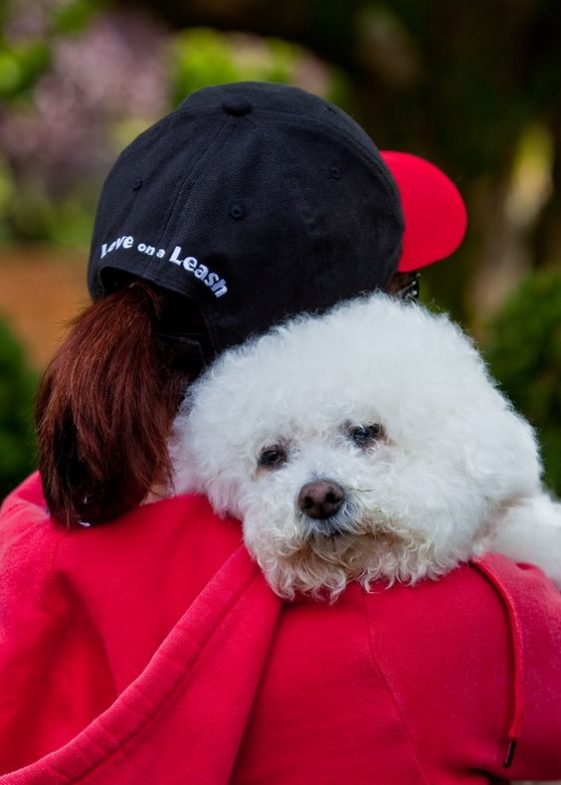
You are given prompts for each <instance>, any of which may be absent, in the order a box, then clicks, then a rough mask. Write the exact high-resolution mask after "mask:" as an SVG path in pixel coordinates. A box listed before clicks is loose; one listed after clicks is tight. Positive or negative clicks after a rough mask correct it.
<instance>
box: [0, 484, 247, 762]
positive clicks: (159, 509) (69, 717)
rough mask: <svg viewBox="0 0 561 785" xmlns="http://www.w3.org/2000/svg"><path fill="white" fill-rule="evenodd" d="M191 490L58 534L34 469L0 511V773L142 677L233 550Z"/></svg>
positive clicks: (68, 732) (233, 539) (229, 528)
mask: <svg viewBox="0 0 561 785" xmlns="http://www.w3.org/2000/svg"><path fill="white" fill-rule="evenodd" d="M240 537H241V533H240V527H239V524H237V523H236V522H233V521H230V522H228V521H221V520H220V519H218V518H217V517H216V516H215V515H214V514H213V513H212V511H211V509H210V506H209V505H208V502H207V501H206V500H205V499H204V498H202V497H177V498H174V499H170V500H165V501H160V502H156V503H154V504H150V505H146V506H144V507H139V508H137V509H136V510H134V511H132V512H131V513H129V514H128V515H125V516H123V517H122V518H120V519H119V520H118V521H115V522H113V523H111V524H108V525H106V526H101V527H97V528H81V529H77V530H73V531H67V530H65V529H64V528H63V527H61V526H60V525H58V524H56V523H54V522H53V521H52V520H51V519H50V517H49V515H48V511H47V510H46V507H45V503H44V499H43V495H42V489H41V482H40V479H39V477H38V475H37V474H35V475H33V476H32V477H30V478H29V479H28V480H27V481H26V482H24V483H23V484H22V485H21V486H20V487H19V488H17V489H16V490H15V491H14V492H13V493H12V494H11V495H10V496H9V497H8V498H7V499H6V500H5V502H4V504H3V506H2V509H1V512H0V575H1V579H0V641H1V645H0V680H1V683H2V690H1V691H0V739H1V744H0V773H1V772H3V771H9V770H11V769H15V768H18V767H20V766H22V765H24V764H27V763H29V762H31V761H32V760H35V759H38V758H39V757H41V756H42V755H44V754H45V753H47V752H50V751H51V750H54V749H56V748H58V747H60V746H61V745H62V744H64V743H65V742H67V741H68V740H69V739H71V738H72V737H73V736H74V735H75V734H76V733H78V732H79V731H80V730H82V728H84V727H85V726H86V725H87V724H88V723H89V722H90V721H92V720H93V719H94V718H95V717H96V716H98V715H99V714H100V713H101V712H102V711H103V710H104V709H106V708H107V707H108V706H109V705H110V704H111V703H112V702H113V701H114V700H115V699H116V697H117V696H118V695H119V694H121V693H122V692H123V690H124V689H125V688H126V687H127V686H128V685H129V684H130V683H131V682H132V681H133V680H134V679H135V678H136V677H137V676H138V675H139V674H140V673H141V671H142V670H143V669H144V668H145V666H146V665H147V663H148V662H149V660H150V658H151V657H152V656H153V654H154V652H155V651H156V650H157V649H158V646H159V645H160V644H161V642H162V641H163V639H164V638H165V636H166V635H167V634H168V633H169V632H170V630H171V629H172V628H173V626H174V625H175V623H176V622H177V620H178V619H179V618H180V617H181V615H182V614H183V613H184V612H185V610H186V608H188V607H189V605H190V604H191V603H192V601H193V600H194V598H195V597H196V596H197V595H198V594H199V592H200V591H201V590H202V589H203V588H204V586H205V585H206V584H207V583H208V581H209V580H210V579H211V577H212V576H213V575H214V574H215V573H216V571H217V570H218V569H219V567H220V565H221V564H222V563H223V562H224V561H225V560H226V559H227V558H228V556H229V555H230V554H231V553H232V552H233V551H234V550H235V549H236V548H237V547H238V545H239V543H240Z"/></svg>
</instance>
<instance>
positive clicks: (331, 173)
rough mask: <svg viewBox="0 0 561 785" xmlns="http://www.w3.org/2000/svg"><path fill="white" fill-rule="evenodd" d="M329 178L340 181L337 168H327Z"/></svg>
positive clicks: (339, 173)
mask: <svg viewBox="0 0 561 785" xmlns="http://www.w3.org/2000/svg"><path fill="white" fill-rule="evenodd" d="M329 176H330V177H333V179H334V180H340V179H341V172H340V170H339V168H338V167H337V166H331V167H330V168H329Z"/></svg>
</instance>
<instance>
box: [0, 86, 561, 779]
mask: <svg viewBox="0 0 561 785" xmlns="http://www.w3.org/2000/svg"><path fill="white" fill-rule="evenodd" d="M464 229H465V212H464V208H463V203H462V201H461V199H460V197H459V195H458V193H457V191H456V189H455V188H454V186H453V185H452V184H451V183H450V181H449V180H448V179H447V178H446V177H445V176H444V175H443V174H442V173H441V172H440V171H439V170H437V169H436V168H435V167H432V165H430V164H428V163H427V162H423V161H421V160H419V159H417V158H415V157H413V156H408V155H407V154H399V153H380V152H379V151H378V150H377V149H376V148H375V146H374V145H373V143H372V142H371V140H370V139H369V137H368V136H367V135H366V134H365V133H364V131H363V130H362V129H361V128H360V127H359V126H358V125H357V124H356V123H355V122H354V121H353V120H351V118H349V117H348V116H347V115H345V114H344V113H343V112H342V111H341V110H339V109H337V108H336V107H334V106H332V105H331V104H329V103H328V102H326V101H324V100H323V99H320V98H317V97H314V96H311V95H309V94H307V93H305V92H304V91H301V90H298V89H297V88H293V87H288V86H281V85H271V84H261V83H239V84H231V85H222V86H218V87H214V88H207V89H204V90H202V91H199V92H198V93H195V94H193V95H192V96H190V97H189V98H188V99H187V100H186V101H185V103H184V104H183V105H182V106H181V107H179V109H178V110H176V111H175V112H173V113H172V114H171V115H169V116H168V117H166V118H164V119H163V120H162V121H160V122H159V123H157V124H156V125H155V126H153V127H152V128H151V129H149V130H148V131H146V132H145V133H144V134H142V135H141V136H140V137H139V138H138V139H137V140H135V141H134V142H133V143H132V144H131V145H130V146H129V148H127V149H126V150H125V151H124V153H123V154H122V155H121V156H120V158H119V159H118V161H117V163H116V164H115V166H114V168H113V170H112V171H111V173H110V174H109V177H108V179H107V181H106V184H105V186H104V189H103V192H102V196H101V201H100V205H99V209H98V214H97V218H96V224H95V228H94V233H93V241H92V252H91V258H90V265H89V273H88V282H89V288H90V292H91V294H92V298H93V301H94V302H93V304H92V305H91V306H90V307H89V308H88V309H87V310H86V311H85V312H84V313H83V314H82V315H81V316H80V317H79V318H78V320H77V321H76V323H75V325H74V328H73V330H72V331H71V333H70V335H69V337H68V338H67V340H66V341H65V343H64V344H63V345H62V346H61V348H60V350H59V352H58V353H57V354H56V356H55V358H54V359H53V361H52V363H51V364H50V366H49V367H48V369H47V371H46V372H45V375H44V378H43V380H42V382H41V385H40V388H39V391H38V396H37V428H38V441H39V450H40V474H37V473H36V474H34V475H33V476H32V477H31V478H29V479H28V480H26V481H25V482H24V483H23V484H22V485H21V486H20V487H19V488H17V489H16V490H15V491H14V492H13V493H12V494H11V495H10V496H9V497H8V498H7V499H6V500H5V502H4V504H3V506H2V511H1V514H0V564H1V570H2V572H1V574H2V581H1V583H0V629H2V640H3V643H2V647H1V648H0V684H1V685H2V688H1V690H0V785H34V784H36V785H62V784H63V783H66V784H67V785H68V784H69V783H78V782H79V783H80V784H81V785H107V784H108V783H111V785H120V784H121V783H122V784H123V785H124V784H125V783H151V785H154V783H156V784H157V783H162V784H163V783H166V785H167V784H168V783H185V782H192V783H197V785H199V784H202V783H208V784H209V785H226V783H229V784H230V785H242V784H243V785H250V784H251V783H267V785H287V783H299V782H306V783H307V785H314V784H315V785H330V783H333V784H335V783H337V785H342V783H353V785H361V783H371V782H380V783H384V785H413V784H414V783H427V782H434V783H442V785H453V784H455V783H460V782H461V783H485V782H491V781H496V780H497V779H501V780H503V779H504V778H505V777H507V776H512V777H513V778H542V779H544V778H550V779H551V778H554V777H561V748H560V745H559V744H558V740H559V738H560V735H561V718H560V713H559V711H558V704H559V698H560V696H561V645H560V644H561V599H560V598H559V595H558V593H557V591H556V589H555V588H554V587H553V586H552V585H551V584H549V583H548V582H547V580H546V579H545V578H544V576H543V575H542V574H541V573H540V571H539V570H537V569H535V568H532V567H529V566H528V565H515V564H514V563H511V562H509V561H508V560H507V559H506V558H503V557H500V556H495V555H490V556H487V557H485V558H484V559H480V560H478V561H474V562H473V563H470V564H466V565H462V566H460V567H459V568H457V569H456V570H454V571H453V572H452V573H450V574H449V575H448V576H446V577H444V578H443V579H442V580H440V581H437V582H432V581H424V582H421V583H420V584H418V585H416V586H414V587H409V586H403V585H394V586H392V587H390V588H388V587H384V586H379V585H377V586H375V587H374V590H373V591H372V592H371V593H365V592H364V591H363V590H362V589H361V588H360V587H359V586H357V585H356V584H351V586H350V587H349V588H348V589H347V590H346V591H345V593H344V594H343V595H342V596H341V597H340V598H339V599H338V601H337V602H336V603H334V604H331V605H330V604H328V603H321V602H317V601H315V600H313V599H310V598H307V597H305V596H301V597H298V598H297V599H296V600H294V601H293V602H290V603H288V602H282V601H281V600H280V599H279V598H278V597H277V596H276V595H275V594H274V593H273V592H272V591H271V590H270V588H269V587H268V585H267V584H266V582H265V581H264V579H263V577H262V575H261V573H260V572H259V569H258V567H257V565H256V564H255V563H254V562H253V561H252V560H251V558H250V557H249V555H248V553H247V551H246V549H245V548H244V546H243V543H242V541H241V527H240V526H239V524H238V522H236V521H234V520H222V519H220V518H218V517H217V516H216V515H215V514H214V513H213V511H212V509H211V508H210V506H209V504H208V501H207V500H206V499H204V498H202V497H197V496H189V495H185V496H173V495H172V496H170V497H169V498H159V494H160V495H162V494H161V489H162V488H166V487H167V486H168V484H169V481H170V472H171V466H170V459H169V454H168V452H167V443H168V439H169V437H170V429H171V425H172V422H173V418H174V416H175V414H176V412H177V409H178V406H179V403H180V401H181V399H182V397H183V395H184V393H185V388H186V387H187V386H188V384H189V383H190V381H192V380H193V379H195V378H196V377H197V376H198V374H200V373H201V372H202V371H203V370H204V368H205V367H206V366H207V365H209V364H210V363H212V361H213V359H214V358H216V357H217V356H219V355H220V353H221V352H222V351H224V350H225V349H226V348H228V347H230V346H234V345H237V344H242V343H244V342H245V341H246V340H247V339H248V338H250V337H251V336H252V335H255V334H259V333H261V332H264V331H266V330H267V329H268V328H269V327H271V326H273V325H275V324H277V323H278V322H280V321H282V320H283V319H285V318H287V317H289V316H291V315H294V314H297V313H301V312H311V311H318V312H321V311H323V310H326V309H328V308H329V307H330V306H332V305H333V304H335V303H336V302H339V301H341V300H345V299H350V298H352V297H356V296H358V295H360V294H361V293H362V292H364V291H373V290H375V289H385V290H387V291H391V292H394V293H395V294H396V296H412V295H413V296H414V290H415V288H416V285H417V276H416V274H415V272H414V271H415V270H416V269H419V268H420V267H422V266H424V265H426V264H430V263H432V262H433V261H435V260H436V259H438V258H442V257H444V256H446V255H447V254H448V253H450V252H451V251H452V250H453V249H454V248H455V247H456V246H457V244H458V243H459V242H460V240H461V237H462V235H463V232H464ZM412 271H413V272H412ZM412 290H413V291H412ZM248 416H251V413H249V412H248Z"/></svg>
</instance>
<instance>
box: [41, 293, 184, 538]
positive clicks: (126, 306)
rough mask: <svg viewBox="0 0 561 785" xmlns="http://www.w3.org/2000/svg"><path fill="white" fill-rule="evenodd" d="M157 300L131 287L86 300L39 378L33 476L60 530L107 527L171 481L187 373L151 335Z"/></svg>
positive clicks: (162, 302) (162, 301) (161, 304)
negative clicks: (172, 438) (173, 434)
mask: <svg viewBox="0 0 561 785" xmlns="http://www.w3.org/2000/svg"><path fill="white" fill-rule="evenodd" d="M166 302H167V301H166V295H165V294H163V293H162V292H161V291H159V290H156V289H155V288H154V287H152V286H150V285H149V284H146V283H144V282H141V281H138V282H135V283H132V284H130V285H129V286H127V287H125V288H122V289H120V290H118V291H116V292H114V293H112V294H109V295H108V296H106V297H104V298H103V299H101V300H99V301H98V302H96V303H94V304H93V305H91V306H90V307H89V308H88V309H87V310H86V311H85V312H84V313H83V314H82V315H81V316H79V317H78V318H77V319H76V320H75V322H74V324H73V329H72V330H71V332H70V334H69V336H68V338H67V339H66V341H65V342H64V344H63V345H62V346H61V348H60V349H59V350H58V352H57V353H56V355H55V356H54V358H53V360H52V361H51V363H50V365H49V366H48V368H47V370H46V371H45V374H44V376H43V378H42V380H41V383H40V385H39V389H38V392H37V398H36V411H35V415H36V423H37V432H38V445H39V469H40V472H41V475H42V480H43V488H44V492H45V499H46V501H47V505H48V507H49V509H50V512H51V514H52V515H53V516H54V517H55V518H56V519H57V520H59V521H60V522H61V523H64V524H66V525H67V526H70V525H72V524H75V523H78V522H79V521H87V522H89V523H101V522H104V521H108V520H110V519H112V518H114V517H116V516H118V515H120V514H122V513H123V512H125V511H126V510H129V509H131V508H132V507H134V506H136V505H137V504H139V503H140V502H141V501H142V499H143V498H144V497H145V496H146V494H147V492H148V491H149V489H150V488H152V487H154V486H166V485H167V484H168V483H169V482H170V480H171V463H170V458H169V454H168V450H167V439H168V437H169V435H170V429H171V425H172V422H173V419H174V416H175V414H176V412H177V410H178V407H179V404H180V402H181V399H182V396H183V394H184V392H185V387H186V384H187V381H188V379H189V377H190V376H191V373H190V372H189V369H188V368H186V367H184V366H181V365H180V364H178V362H177V357H176V353H175V350H174V348H173V346H172V345H171V344H170V342H169V341H168V340H167V339H166V338H165V337H164V336H162V335H161V334H159V332H158V326H159V324H160V323H161V319H162V316H163V315H164V314H165V310H166ZM183 307H184V308H185V307H186V304H185V303H183Z"/></svg>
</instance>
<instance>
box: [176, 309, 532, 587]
mask: <svg viewBox="0 0 561 785" xmlns="http://www.w3.org/2000/svg"><path fill="white" fill-rule="evenodd" d="M173 450H174V463H175V466H176V469H177V478H176V490H178V491H184V490H198V491H202V492H204V493H206V494H208V496H209V498H210V500H211V502H212V504H213V505H214V507H215V509H217V510H218V511H220V512H229V513H231V514H233V515H235V516H237V517H239V518H240V519H241V520H242V521H243V527H244V537H245V542H246V544H247V546H248V548H249V550H250V551H251V552H252V553H253V555H254V556H255V558H256V559H257V560H258V562H259V564H260V565H261V567H262V569H263V570H264V572H265V575H266V577H267V579H268V580H269V582H270V584H271V585H272V586H273V588H274V589H275V590H276V591H277V592H278V593H279V594H281V595H283V596H288V597H290V596H293V594H294V592H295V591H298V590H299V591H306V592H311V593H314V594H317V593H319V592H321V591H322V590H327V591H328V592H330V593H331V595H332V596H336V595H337V593H339V592H340V591H341V590H342V589H343V588H344V587H345V585H346V583H347V582H348V581H349V580H360V581H361V582H362V583H363V584H364V585H365V586H368V585H369V584H370V583H371V582H372V581H373V580H377V579H380V578H386V579H388V580H390V581H393V580H402V581H415V580H418V579H419V578H422V577H424V576H432V577H434V576H437V575H439V574H442V573H443V572H446V571H447V570H449V569H451V568H452V567H453V566H455V565H456V564H457V563H458V562H460V561H462V560H465V559H467V558H468V557H469V556H470V555H471V554H472V553H474V552H475V551H476V549H477V544H478V543H479V542H480V541H481V540H482V538H483V536H484V535H485V533H486V532H487V530H488V529H489V527H490V526H491V525H492V521H493V519H494V518H495V517H496V516H497V514H498V512H499V511H501V510H502V509H504V508H505V507H507V506H508V505H509V504H511V503H513V502H514V501H516V500H518V499H519V498H520V497H524V496H526V495H529V494H531V493H533V492H534V491H535V490H536V488H537V486H538V484H539V476H540V463H539V458H538V453H537V448H536V444H535V439H534V435H533V432H532V430H531V428H530V427H529V425H528V424H527V423H526V422H525V421H524V420H523V419H522V418H520V417H519V416H518V415H517V414H515V413H514V412H513V410H512V408H511V407H510V405H509V404H508V402H507V401H506V400H505V398H504V397H503V396H502V395H501V394H500V393H499V392H498V391H497V389H496V388H495V386H494V385H493V383H492V382H491V381H490V379H489V377H488V375H487V371H486V369H485V366H484V364H483V362H482V360H481V358H480V356H479V354H478V353H477V351H476V350H475V349H474V347H473V345H472V344H471V342H470V341H469V340H468V339H467V338H466V337H465V336H464V335H463V334H462V333H461V331H460V330H459V329H458V328H457V327H456V326H455V325H453V324H452V323H451V322H450V321H449V320H448V319H447V318H446V317H445V316H435V315H431V314H429V313H427V312H426V311H424V310H423V309H422V308H420V307H417V306H412V305H405V304H402V303H399V302H396V301H394V300H391V299H390V298H388V297H387V296H384V295H374V296H371V297H369V298H365V299H361V300H356V301H353V302H352V303H348V304H345V305H343V306H340V307H338V308H336V309H335V310H333V311H331V312H330V313H328V314H326V315H323V316H320V317H303V318H299V319H295V320H293V321H291V322H289V323H287V324H286V325H284V326H283V327H280V328H278V329H276V330H274V331H272V332H270V333H268V334H267V335H265V336H263V337H261V338H259V339H257V340H256V341H254V342H252V343H250V344H246V345H245V346H243V347H241V348H238V349H234V350H232V351H229V352H227V353H226V354H224V355H223V356H222V357H221V358H220V359H219V360H218V361H217V362H216V364H215V365H214V366H213V367H212V368H211V369H210V370H209V372H208V373H207V374H206V375H205V376H204V377H203V378H202V379H201V380H200V381H199V382H198V383H197V384H196V385H195V386H194V387H193V389H192V390H191V392H190V394H189V396H188V398H187V400H186V403H185V407H184V411H183V413H182V414H181V416H180V417H179V418H178V420H177V422H176V442H175V446H174V448H173Z"/></svg>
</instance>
